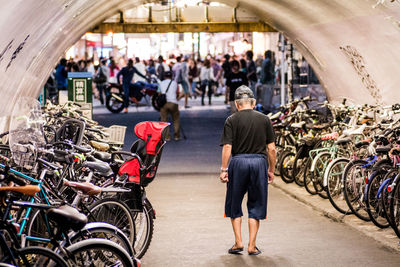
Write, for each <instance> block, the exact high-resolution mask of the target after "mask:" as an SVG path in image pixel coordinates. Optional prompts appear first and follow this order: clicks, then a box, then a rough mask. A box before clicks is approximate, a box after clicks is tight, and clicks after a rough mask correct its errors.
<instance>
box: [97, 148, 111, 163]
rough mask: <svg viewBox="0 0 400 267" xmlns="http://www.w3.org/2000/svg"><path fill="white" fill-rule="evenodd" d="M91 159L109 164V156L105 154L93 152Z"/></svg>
mask: <svg viewBox="0 0 400 267" xmlns="http://www.w3.org/2000/svg"><path fill="white" fill-rule="evenodd" d="M93 157H95V158H96V159H99V160H101V161H104V162H111V154H110V153H107V152H100V151H95V152H93Z"/></svg>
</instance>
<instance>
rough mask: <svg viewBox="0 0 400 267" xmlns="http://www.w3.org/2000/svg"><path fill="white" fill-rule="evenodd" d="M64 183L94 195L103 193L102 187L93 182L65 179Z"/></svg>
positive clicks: (86, 193)
mask: <svg viewBox="0 0 400 267" xmlns="http://www.w3.org/2000/svg"><path fill="white" fill-rule="evenodd" d="M64 185H65V186H68V187H72V188H74V189H76V190H78V191H81V192H82V193H83V194H85V195H89V196H93V195H98V194H100V193H101V188H100V187H98V186H96V185H94V184H91V183H86V182H85V183H79V182H70V181H64Z"/></svg>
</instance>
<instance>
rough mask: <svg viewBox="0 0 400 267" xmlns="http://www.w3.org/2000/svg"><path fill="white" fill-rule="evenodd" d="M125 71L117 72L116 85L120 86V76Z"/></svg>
mask: <svg viewBox="0 0 400 267" xmlns="http://www.w3.org/2000/svg"><path fill="white" fill-rule="evenodd" d="M124 70H125V69H124V68H123V69H122V70H120V71H119V72H118V74H117V83H118V84H121V80H120V77H121V75H122V72H123V71H124Z"/></svg>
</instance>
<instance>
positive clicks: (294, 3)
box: [0, 0, 400, 115]
mask: <svg viewBox="0 0 400 267" xmlns="http://www.w3.org/2000/svg"><path fill="white" fill-rule="evenodd" d="M148 2H151V1H140V0H128V1H127V0H13V1H9V0H0V4H1V9H0V13H1V16H0V32H1V35H0V81H1V82H0V90H1V91H0V92H1V95H2V97H1V99H0V111H1V113H2V114H3V115H7V114H9V113H10V111H11V109H12V107H13V105H14V103H15V101H16V99H17V98H18V96H21V95H27V96H37V95H38V93H39V91H40V90H41V87H42V86H43V84H44V82H45V81H46V79H47V77H48V75H49V73H50V72H51V70H52V69H53V68H54V66H55V64H56V63H57V61H58V59H59V58H60V56H61V55H62V54H63V53H64V52H65V51H66V50H67V49H68V48H69V47H70V46H71V45H73V44H74V43H75V42H76V41H77V40H78V39H79V38H80V37H81V36H82V35H83V34H84V33H85V32H86V31H88V30H90V29H92V28H93V27H94V26H95V25H97V24H99V23H100V22H102V21H103V20H105V19H106V18H108V17H110V16H112V15H114V14H116V13H117V12H118V11H119V10H124V9H129V8H133V7H135V6H138V5H141V4H144V3H148ZM219 2H222V3H225V4H227V5H230V6H239V7H241V8H245V9H248V10H249V11H251V12H253V13H254V14H256V15H258V16H259V17H260V19H262V20H264V21H265V22H267V23H268V24H270V25H271V26H273V27H274V28H275V29H277V30H279V31H282V32H283V33H284V34H285V35H286V36H287V37H289V38H290V39H291V40H292V42H293V43H294V44H295V45H296V47H297V48H298V50H299V51H300V52H302V53H303V55H305V57H306V59H307V60H308V61H309V62H310V64H311V65H312V66H313V68H314V70H315V71H316V73H317V75H318V76H319V78H320V80H321V82H322V83H323V85H324V87H325V89H326V91H327V94H328V97H329V98H330V100H332V101H339V100H340V99H341V98H343V97H347V98H349V99H352V100H353V101H354V102H355V103H359V104H363V103H371V104H374V103H384V104H392V103H394V102H400V94H397V93H396V92H397V86H398V85H399V84H400V83H399V82H400V75H399V73H400V64H398V62H400V49H399V48H398V47H400V2H399V1H398V0H395V1H390V0H386V1H385V0H379V1H376V0H373V1H372V0H351V1H349V0H303V1H298V0H251V1H248V0H247V1H235V0H221V1H219Z"/></svg>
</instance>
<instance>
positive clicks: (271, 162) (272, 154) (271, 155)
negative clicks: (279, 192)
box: [267, 143, 276, 184]
mask: <svg viewBox="0 0 400 267" xmlns="http://www.w3.org/2000/svg"><path fill="white" fill-rule="evenodd" d="M267 154H268V183H269V184H271V183H272V182H273V181H274V172H275V164H276V148H275V143H269V144H268V145H267Z"/></svg>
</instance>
